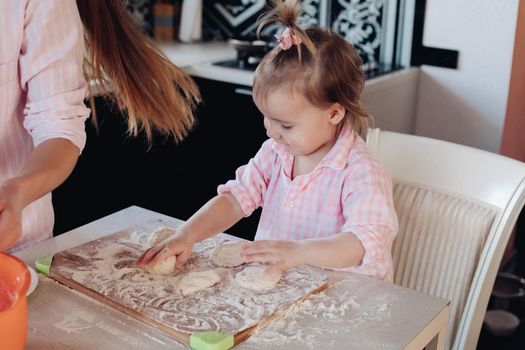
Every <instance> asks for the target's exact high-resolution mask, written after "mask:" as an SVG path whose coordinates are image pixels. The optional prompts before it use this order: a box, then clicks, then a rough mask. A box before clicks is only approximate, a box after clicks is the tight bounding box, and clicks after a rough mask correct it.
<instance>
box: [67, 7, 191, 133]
mask: <svg viewBox="0 0 525 350" xmlns="http://www.w3.org/2000/svg"><path fill="white" fill-rule="evenodd" d="M77 6H78V10H79V13H80V17H81V19H82V22H83V24H84V28H85V37H86V46H87V52H88V55H87V57H86V60H85V65H84V71H85V73H86V76H87V77H88V78H89V79H95V80H96V82H97V83H98V86H99V87H100V88H101V89H102V92H103V93H104V94H105V95H107V96H111V97H113V98H114V99H115V100H116V101H118V104H119V105H120V106H122V107H124V108H125V109H126V112H127V115H128V130H129V132H130V133H131V134H132V135H137V133H138V132H139V131H142V130H143V131H144V132H145V133H146V135H147V137H148V139H149V140H151V138H152V132H153V129H156V130H157V131H159V132H160V133H161V134H165V135H170V136H174V138H175V140H176V141H180V140H182V139H183V138H184V137H185V136H186V135H187V134H188V132H189V130H190V129H191V127H192V126H193V124H194V120H195V119H194V114H193V113H194V110H195V107H196V105H197V104H198V103H199V102H200V99H201V98H200V94H199V90H198V88H197V86H196V84H195V82H194V81H193V80H192V79H191V78H190V77H189V76H188V75H187V74H186V73H185V72H184V71H182V70H181V69H180V68H179V67H177V66H175V65H174V64H173V63H171V62H170V61H169V59H168V58H167V57H166V56H165V55H164V54H163V53H162V52H161V51H160V49H159V48H158V47H157V46H156V45H155V43H154V42H153V40H151V39H150V38H148V37H146V36H145V35H144V34H143V33H142V32H141V31H140V29H139V28H138V27H137V26H136V25H135V24H134V23H133V22H132V21H131V19H130V18H129V16H128V14H127V12H126V10H125V8H124V2H123V1H122V0H77ZM94 107H95V106H94V105H93V106H92V108H94Z"/></svg>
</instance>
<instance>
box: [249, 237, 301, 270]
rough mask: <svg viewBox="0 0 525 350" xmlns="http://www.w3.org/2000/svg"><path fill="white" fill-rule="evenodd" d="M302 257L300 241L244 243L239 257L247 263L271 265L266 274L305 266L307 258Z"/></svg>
mask: <svg viewBox="0 0 525 350" xmlns="http://www.w3.org/2000/svg"><path fill="white" fill-rule="evenodd" d="M303 255H304V251H303V249H302V244H301V241H267V240H261V241H255V242H250V243H245V244H243V245H242V248H241V256H242V257H243V258H244V261H245V262H247V263H249V262H261V263H272V264H273V265H272V266H270V267H269V268H268V270H267V272H268V273H272V272H274V271H282V270H285V269H288V268H290V267H294V266H299V265H303V264H305V261H306V260H307V257H305V256H303Z"/></svg>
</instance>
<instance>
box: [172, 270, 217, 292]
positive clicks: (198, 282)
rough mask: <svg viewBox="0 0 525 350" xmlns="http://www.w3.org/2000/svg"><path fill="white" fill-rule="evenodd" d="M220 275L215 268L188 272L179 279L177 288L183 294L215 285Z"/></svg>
mask: <svg viewBox="0 0 525 350" xmlns="http://www.w3.org/2000/svg"><path fill="white" fill-rule="evenodd" d="M220 280H221V276H220V275H219V273H218V272H217V271H216V270H206V271H198V272H189V273H187V274H186V275H184V276H183V277H182V278H181V279H180V284H179V288H180V291H181V293H182V295H183V296H187V295H190V294H191V293H195V292H198V291H199V290H203V289H206V288H210V287H211V286H214V285H216V284H217V283H219V282H220Z"/></svg>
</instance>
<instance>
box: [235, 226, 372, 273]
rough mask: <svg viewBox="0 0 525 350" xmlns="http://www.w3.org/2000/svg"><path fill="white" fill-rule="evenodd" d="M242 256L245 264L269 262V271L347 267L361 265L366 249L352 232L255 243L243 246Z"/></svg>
mask: <svg viewBox="0 0 525 350" xmlns="http://www.w3.org/2000/svg"><path fill="white" fill-rule="evenodd" d="M241 254H242V255H243V257H244V260H245V261H246V262H253V261H258V262H270V263H273V266H272V267H271V268H270V271H271V270H284V269H287V268H290V267H294V266H299V265H312V266H318V267H326V268H334V269H335V268H347V267H353V266H357V265H359V264H360V263H361V261H362V259H363V256H364V254H365V250H364V247H363V245H362V244H361V241H360V240H359V239H357V237H356V236H355V235H354V234H353V233H338V234H335V235H333V236H330V237H326V238H316V239H305V240H300V241H280V240H279V241H266V240H265V241H255V242H251V243H246V244H245V245H244V246H243V250H242V252H241Z"/></svg>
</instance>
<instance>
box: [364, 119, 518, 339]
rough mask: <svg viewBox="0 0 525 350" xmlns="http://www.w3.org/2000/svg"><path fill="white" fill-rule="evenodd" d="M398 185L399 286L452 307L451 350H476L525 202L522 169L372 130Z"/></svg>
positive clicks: (474, 152) (491, 156)
mask: <svg viewBox="0 0 525 350" xmlns="http://www.w3.org/2000/svg"><path fill="white" fill-rule="evenodd" d="M367 144H368V146H369V148H370V150H371V151H372V152H373V153H374V154H375V155H376V156H377V158H378V159H379V160H380V161H381V162H382V163H383V164H384V165H385V166H386V167H387V169H388V170H389V171H390V174H391V175H392V178H393V182H394V205H395V207H396V212H397V215H398V218H399V233H398V236H397V237H396V240H395V241H394V246H393V251H392V255H393V260H394V282H395V283H397V284H400V285H402V286H405V287H408V288H413V289H416V290H419V291H422V292H426V293H429V294H433V295H436V296H440V297H443V298H446V299H449V300H450V301H451V315H450V319H449V337H448V339H449V341H448V344H449V345H450V347H451V348H453V349H475V348H476V344H477V341H478V337H479V333H480V330H481V326H482V322H483V318H484V315H485V310H486V307H487V304H488V300H489V297H490V293H491V290H492V286H493V284H494V280H495V278H496V274H497V272H498V268H499V265H500V263H501V259H502V256H503V252H504V249H505V247H506V245H507V242H508V239H509V236H510V234H511V232H512V229H513V227H514V224H515V222H516V219H517V217H518V215H519V213H520V211H521V209H522V208H523V205H524V203H525V163H522V162H518V161H515V160H513V159H510V158H507V157H504V156H502V155H498V154H495V153H490V152H487V151H483V150H479V149H475V148H471V147H467V146H463V145H459V144H454V143H451V142H446V141H441V140H436V139H431V138H427V137H421V136H415V135H408V134H401V133H396V132H389V131H384V130H380V129H370V130H369V131H368V135H367Z"/></svg>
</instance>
